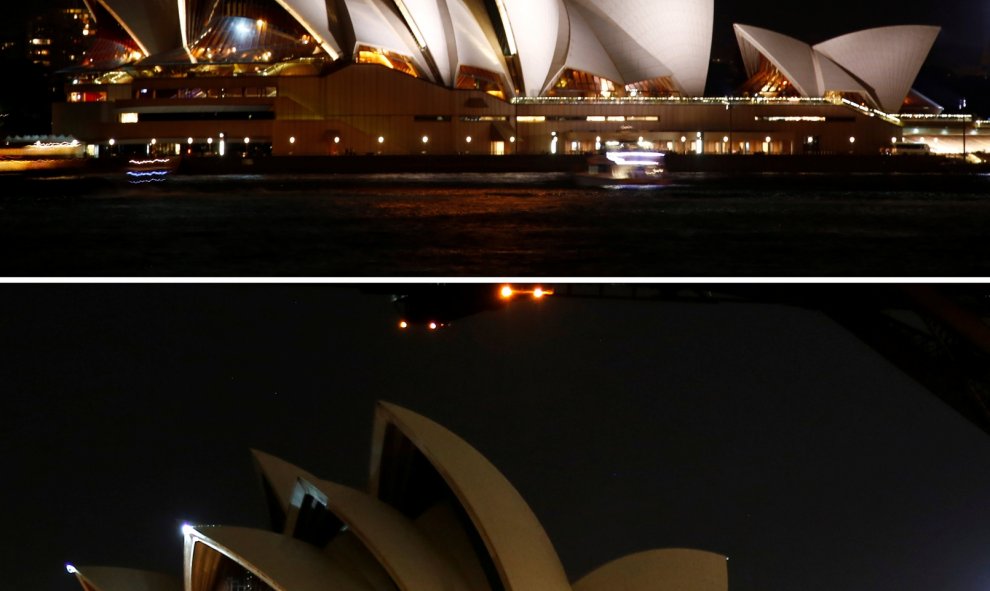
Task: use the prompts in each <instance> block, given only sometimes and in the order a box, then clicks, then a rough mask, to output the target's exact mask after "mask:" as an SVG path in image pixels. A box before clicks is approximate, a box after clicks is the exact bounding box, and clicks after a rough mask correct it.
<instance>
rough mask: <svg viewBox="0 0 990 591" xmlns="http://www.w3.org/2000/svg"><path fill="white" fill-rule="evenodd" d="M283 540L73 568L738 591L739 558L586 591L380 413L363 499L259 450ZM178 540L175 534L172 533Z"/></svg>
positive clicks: (213, 544)
mask: <svg viewBox="0 0 990 591" xmlns="http://www.w3.org/2000/svg"><path fill="white" fill-rule="evenodd" d="M253 453H254V460H255V464H256V466H257V468H258V472H259V475H260V480H261V489H262V490H263V491H264V495H265V497H266V499H267V503H268V507H269V513H270V517H271V528H270V530H260V529H250V528H244V527H233V526H201V525H193V524H187V525H184V526H183V527H182V533H183V536H184V539H185V550H184V559H183V562H184V565H183V566H184V568H183V575H182V580H180V579H179V578H178V577H171V576H168V575H165V574H159V573H151V572H146V571H138V570H133V569H126V568H110V567H86V566H79V567H76V566H72V565H67V567H66V568H67V570H68V571H69V573H71V574H73V575H75V576H76V577H77V579H78V581H79V583H80V584H81V585H82V587H83V589H84V591H135V590H140V591H179V590H182V589H184V590H185V591H272V590H276V591H310V590H312V591H316V590H325V589H336V590H341V591H615V590H622V591H653V590H663V589H672V590H673V589H677V590H679V591H727V589H728V566H727V559H726V557H725V556H722V555H719V554H715V553H712V552H706V551H701V550H690V549H663V550H648V551H643V552H638V553H635V554H631V555H629V556H625V557H623V558H619V559H616V560H614V561H612V562H609V563H607V564H605V565H603V566H601V567H599V568H597V569H595V570H593V571H592V572H591V573H589V574H587V575H585V576H584V577H582V578H580V579H579V580H577V581H575V582H573V583H572V582H571V581H569V580H568V577H567V575H566V574H565V572H564V569H563V567H562V566H561V563H560V560H559V558H558V556H557V553H556V550H555V549H554V547H553V545H552V544H551V542H550V540H549V538H548V537H547V534H546V532H545V531H544V530H543V528H542V527H541V526H540V523H539V522H538V521H537V519H536V516H535V515H534V514H533V512H532V511H531V510H530V508H529V507H528V505H527V504H526V502H525V501H524V500H523V499H522V497H521V496H520V495H519V493H518V492H517V491H516V490H515V489H514V488H513V486H512V485H511V484H510V483H509V482H508V481H507V480H506V478H505V477H504V476H503V475H502V474H501V473H499V471H498V470H497V469H496V468H495V467H494V466H493V465H492V464H491V463H490V462H489V461H488V460H486V459H485V458H484V457H483V456H482V455H481V454H480V453H479V452H478V451H477V450H475V449H474V448H472V447H471V446H470V445H468V444H467V443H466V442H465V441H464V440H462V439H460V438H459V437H458V436H456V435H454V434H453V433H451V432H450V431H448V430H447V429H445V428H444V427H442V426H440V425H438V424H436V423H434V422H433V421H431V420H429V419H427V418H425V417H423V416H420V415H418V414H416V413H413V412H411V411H409V410H406V409H404V408H401V407H398V406H394V405H392V404H387V403H379V404H378V406H377V408H376V412H375V420H374V428H373V441H372V451H371V475H370V482H369V486H368V491H367V492H363V491H359V490H356V489H352V488H349V487H346V486H343V485H340V484H336V483H334V482H330V481H327V480H323V479H321V478H319V477H317V476H314V475H312V474H310V473H309V472H306V471H305V470H303V469H301V468H298V467H296V466H294V465H292V464H290V463H288V462H285V461H283V460H280V459H278V458H276V457H273V456H270V455H268V454H265V453H262V452H258V451H255V452H253ZM166 535H167V533H166Z"/></svg>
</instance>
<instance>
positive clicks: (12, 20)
mask: <svg viewBox="0 0 990 591" xmlns="http://www.w3.org/2000/svg"><path fill="white" fill-rule="evenodd" d="M67 1H70V0H36V1H34V2H12V3H8V4H10V6H4V11H5V19H4V24H3V25H0V26H2V27H4V28H5V29H6V31H7V34H10V31H11V30H15V31H16V30H20V28H21V26H17V25H16V23H18V22H23V20H24V19H25V18H26V17H27V16H28V15H30V14H34V13H36V12H38V11H40V10H43V9H44V8H47V7H51V6H56V5H61V4H63V3H64V2H67ZM715 19H716V24H715V46H716V49H718V48H727V49H725V50H723V51H722V52H723V53H724V51H735V49H734V48H735V36H734V34H733V33H732V23H736V22H738V23H745V24H750V25H755V26H758V27H765V28H769V29H774V30H777V31H780V32H782V33H785V34H788V35H792V36H795V37H797V38H799V39H802V40H804V41H807V42H810V43H817V42H820V41H824V40H826V39H829V38H831V37H835V36H837V35H842V34H845V33H850V32H852V31H855V30H859V29H865V28H869V27H876V26H885V25H900V24H927V25H939V26H942V27H943V28H944V30H943V31H942V35H941V36H940V37H939V39H938V41H936V45H935V49H934V51H933V54H934V55H933V59H938V60H945V61H952V62H956V63H960V62H961V63H966V64H974V65H975V64H976V63H978V62H979V59H980V55H981V53H982V50H983V48H984V47H986V46H987V44H988V43H990V37H988V35H990V2H986V1H985V0H946V1H945V2H905V1H903V0H873V1H871V2H869V3H864V2H862V1H861V0H830V1H829V2H795V1H793V0H762V1H761V2H742V1H739V0H733V1H728V0H716V1H715ZM735 56H736V54H735V53H733V54H732V57H735Z"/></svg>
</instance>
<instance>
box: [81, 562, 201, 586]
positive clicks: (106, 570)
mask: <svg viewBox="0 0 990 591" xmlns="http://www.w3.org/2000/svg"><path fill="white" fill-rule="evenodd" d="M72 572H73V573H74V574H75V575H76V578H78V579H79V583H80V584H81V585H82V587H83V589H84V590H85V591H181V589H182V583H181V582H180V581H179V580H178V579H176V578H175V577H170V576H169V575H165V574H162V573H156V572H150V571H144V570H135V569H132V568H114V567H106V566H80V567H72Z"/></svg>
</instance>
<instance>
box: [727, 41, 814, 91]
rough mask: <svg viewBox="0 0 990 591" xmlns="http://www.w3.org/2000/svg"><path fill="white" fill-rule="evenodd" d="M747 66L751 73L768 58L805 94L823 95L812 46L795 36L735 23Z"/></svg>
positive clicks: (747, 72) (748, 71) (747, 70)
mask: <svg viewBox="0 0 990 591" xmlns="http://www.w3.org/2000/svg"><path fill="white" fill-rule="evenodd" d="M733 29H735V31H736V38H737V39H738V40H739V47H740V50H741V51H742V55H743V63H744V64H745V66H746V74H748V75H750V76H752V75H753V74H755V73H756V70H757V69H758V68H759V66H760V56H761V55H762V56H764V57H766V59H768V60H769V61H770V63H772V64H773V65H774V67H776V68H777V69H778V70H780V73H781V74H783V75H784V76H786V77H787V79H788V80H790V81H791V84H793V85H794V87H795V88H797V90H798V92H800V93H801V94H803V95H805V96H816V95H818V94H820V91H819V87H818V77H817V75H816V71H815V60H814V56H813V51H812V49H811V46H810V45H808V44H807V43H804V42H802V41H798V40H797V39H794V38H793V37H788V36H787V35H782V34H780V33H776V32H774V31H770V30H767V29H761V28H759V27H752V26H749V25H733Z"/></svg>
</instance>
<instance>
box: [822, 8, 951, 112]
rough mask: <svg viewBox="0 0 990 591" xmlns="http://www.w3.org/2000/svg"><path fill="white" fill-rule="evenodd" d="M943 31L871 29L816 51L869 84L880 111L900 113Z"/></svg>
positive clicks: (839, 38) (844, 36) (914, 28)
mask: <svg viewBox="0 0 990 591" xmlns="http://www.w3.org/2000/svg"><path fill="white" fill-rule="evenodd" d="M939 30H940V29H939V27H929V26H923V25H904V26H896V27H881V28H878V29H867V30H865V31H858V32H855V33H849V34H848V35H843V36H841V37H836V38H835V39H831V40H829V41H826V42H824V43H819V44H818V45H816V46H815V51H818V52H819V53H821V54H823V55H825V56H827V57H828V58H830V59H832V61H834V62H836V63H837V64H839V65H841V66H842V67H843V68H845V69H846V70H848V71H849V72H850V73H852V74H854V75H855V76H856V77H857V78H859V79H860V80H863V81H864V82H866V83H867V84H869V85H870V86H871V87H872V88H873V90H874V91H875V92H876V97H877V100H878V101H879V102H880V107H881V108H882V109H883V110H885V111H887V112H888V113H897V112H898V111H900V109H901V105H902V104H903V103H904V97H906V96H907V94H908V92H910V90H911V85H912V84H913V83H914V79H915V78H917V77H918V72H919V71H920V70H921V66H922V65H923V64H924V62H925V59H926V58H927V57H928V52H930V51H931V49H932V45H933V44H934V43H935V38H936V37H938V33H939Z"/></svg>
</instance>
